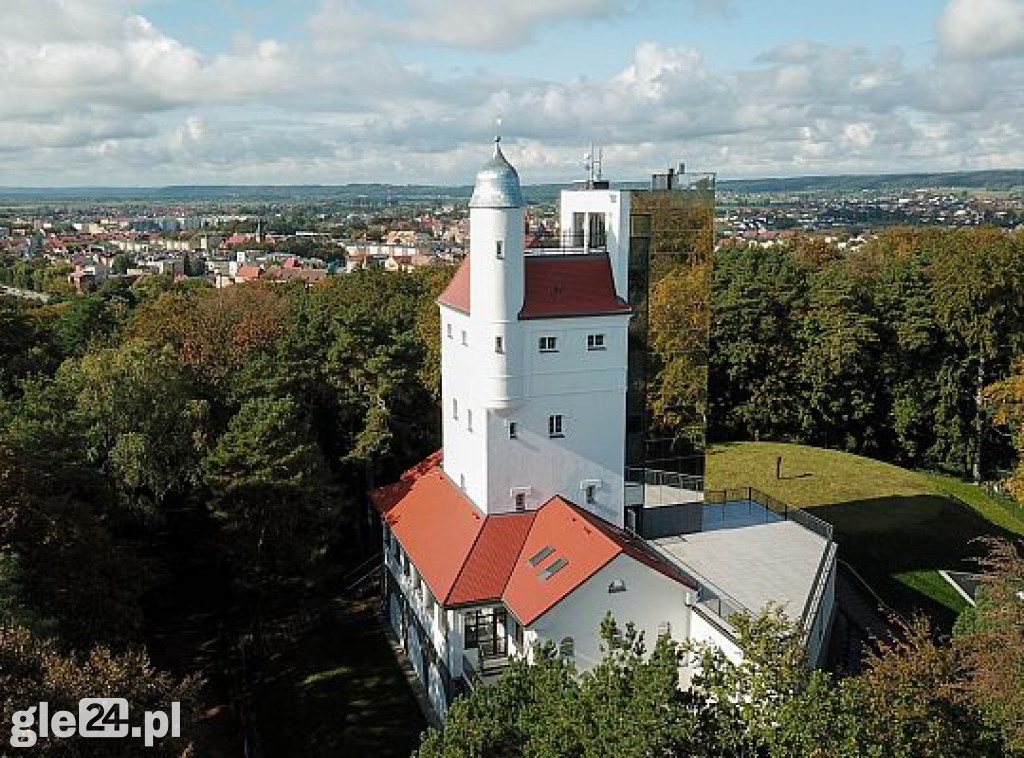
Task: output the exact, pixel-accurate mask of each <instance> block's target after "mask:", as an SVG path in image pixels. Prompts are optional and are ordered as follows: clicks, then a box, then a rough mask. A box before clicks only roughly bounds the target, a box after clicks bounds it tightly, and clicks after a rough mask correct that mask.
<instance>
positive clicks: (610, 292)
mask: <svg viewBox="0 0 1024 758" xmlns="http://www.w3.org/2000/svg"><path fill="white" fill-rule="evenodd" d="M525 273H526V294H525V297H524V299H523V308H522V310H520V311H519V318H521V319H527V318H557V317H565V316H597V315H604V314H606V313H629V311H630V308H629V304H628V303H627V302H626V301H625V300H622V299H621V298H620V297H619V296H618V295H616V294H615V280H614V278H613V277H612V265H611V261H610V260H609V259H608V256H607V255H528V256H526V272H525Z"/></svg>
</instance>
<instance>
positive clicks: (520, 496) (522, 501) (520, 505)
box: [515, 492, 526, 511]
mask: <svg viewBox="0 0 1024 758" xmlns="http://www.w3.org/2000/svg"><path fill="white" fill-rule="evenodd" d="M515 504H516V510H517V511H525V510H526V493H525V492H517V493H516V494H515Z"/></svg>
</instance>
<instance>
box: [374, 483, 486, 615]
mask: <svg viewBox="0 0 1024 758" xmlns="http://www.w3.org/2000/svg"><path fill="white" fill-rule="evenodd" d="M406 473H407V474H408V473H409V472H406ZM404 478H405V477H404V476H403V479H404ZM391 487H395V485H392V486H391ZM384 490H385V492H384V493H382V494H380V495H378V494H377V493H379V492H380V490H378V491H377V492H375V493H374V494H373V495H371V497H372V498H373V501H374V503H375V504H376V505H377V507H378V508H379V509H380V510H381V511H382V513H383V514H384V520H385V521H386V522H387V524H388V526H390V527H391V530H392V532H393V533H394V535H395V536H396V537H397V538H398V541H399V542H400V543H401V544H402V547H403V548H405V551H406V552H407V553H408V554H409V559H410V560H411V561H412V562H413V564H414V565H415V566H416V570H417V571H419V572H420V575H421V576H422V577H423V580H424V581H425V582H426V583H427V586H428V587H430V591H431V592H432V593H433V594H434V597H436V598H437V599H438V600H439V601H441V602H442V603H444V602H445V600H446V599H447V598H448V595H449V594H450V593H451V591H452V587H453V586H454V585H455V581H456V580H457V579H458V578H459V572H460V571H461V570H462V567H463V565H464V564H465V563H466V559H467V558H468V557H469V553H470V551H471V550H472V549H473V545H474V544H475V543H476V539H477V536H478V535H479V534H480V531H481V530H482V529H483V526H484V516H483V514H482V513H480V511H478V510H477V509H476V507H475V506H474V505H473V504H472V503H471V502H470V501H469V500H468V499H467V498H466V496H465V495H464V494H463V493H462V491H461V490H460V489H459V488H458V487H456V486H455V485H454V484H453V483H452V482H451V481H450V480H449V479H448V477H447V476H445V473H444V471H442V470H441V468H440V467H434V468H431V469H429V470H427V471H417V472H416V473H415V474H413V475H412V476H411V477H410V478H409V479H408V480H406V481H404V482H403V481H399V488H398V489H397V490H392V489H391V488H390V487H389V488H384Z"/></svg>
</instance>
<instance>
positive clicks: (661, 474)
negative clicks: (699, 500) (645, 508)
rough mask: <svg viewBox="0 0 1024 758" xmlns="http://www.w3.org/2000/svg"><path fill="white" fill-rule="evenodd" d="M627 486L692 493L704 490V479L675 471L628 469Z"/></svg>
mask: <svg viewBox="0 0 1024 758" xmlns="http://www.w3.org/2000/svg"><path fill="white" fill-rule="evenodd" d="M626 484H643V485H647V486H651V487H674V488H676V489H681V490H688V491H690V492H702V491H703V490H704V477H702V476H697V475H695V474H679V473H676V472H675V471H659V470H657V469H650V468H627V469H626Z"/></svg>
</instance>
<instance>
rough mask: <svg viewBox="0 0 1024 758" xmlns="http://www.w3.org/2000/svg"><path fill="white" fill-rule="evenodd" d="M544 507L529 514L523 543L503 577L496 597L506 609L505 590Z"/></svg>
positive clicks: (513, 613)
mask: <svg viewBox="0 0 1024 758" xmlns="http://www.w3.org/2000/svg"><path fill="white" fill-rule="evenodd" d="M550 502H551V501H550V500H548V502H547V503H544V505H547V504H548V503H550ZM544 505H542V506H541V507H540V508H538V509H537V510H535V511H532V512H531V513H530V528H529V529H527V530H526V534H524V535H523V541H522V542H521V543H520V544H519V552H517V553H516V557H515V560H514V561H512V569H511V571H509V572H508V576H506V577H505V583H504V584H502V585H501V594H500V595H498V597H500V598H501V601H502V602H503V603H505V606H506V607H508V603H507V602H505V590H507V589H508V583H509V582H511V581H512V574H514V573H515V572H516V565H518V563H519V558H520V557H521V556H522V555H523V549H524V548H525V547H526V543H527V542H528V541H529V540H530V533H531V532H533V527H534V526H535V525H536V523H537V514H538V513H540V511H541V509H542V508H543V507H544ZM510 610H511V609H510ZM512 615H513V616H514V615H515V611H513V612H512Z"/></svg>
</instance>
